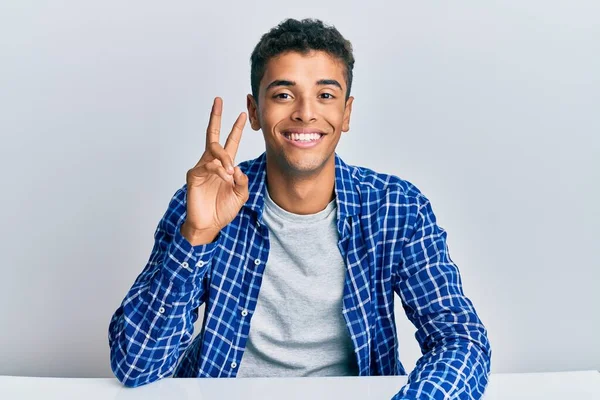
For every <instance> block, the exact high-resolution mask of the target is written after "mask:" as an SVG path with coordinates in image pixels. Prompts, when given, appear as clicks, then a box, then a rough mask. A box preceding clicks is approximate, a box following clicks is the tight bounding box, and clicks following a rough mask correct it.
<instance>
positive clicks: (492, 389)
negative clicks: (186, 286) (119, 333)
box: [0, 371, 600, 400]
mask: <svg viewBox="0 0 600 400" xmlns="http://www.w3.org/2000/svg"><path fill="white" fill-rule="evenodd" d="M406 379H407V378H406V376H379V377H378V376H376V377H360V378H359V377H335V378H333V377H332V378H240V379H232V378H229V379H227V378H223V379H209V378H187V379H183V378H178V379H172V378H166V379H162V380H159V381H157V382H153V383H151V384H149V385H145V386H141V387H138V388H126V387H124V386H122V385H121V384H120V383H119V382H118V381H117V380H116V379H111V378H91V379H90V378H39V377H19V376H0V399H2V400H4V399H6V400H8V399H10V400H12V399H61V400H63V399H78V400H80V399H89V400H95V399H103V400H117V399H118V400H142V399H143V400H153V399H176V400H187V399H190V400H192V399H193V400H212V399H219V400H221V399H223V400H228V399H240V400H254V399H256V400H258V399H260V400H269V399H277V400H280V399H298V400H300V399H302V400H308V399H310V400H315V399H327V400H330V399H346V400H353V399H361V400H365V399H369V400H370V399H373V400H375V399H383V400H386V399H390V398H391V397H392V396H393V395H394V394H395V393H396V392H397V391H398V390H400V388H401V387H402V385H404V384H405V383H406ZM484 399H485V400H499V399H510V400H520V399H527V400H534V399H544V400H553V399H561V400H588V399H590V400H600V373H598V371H577V372H551V373H530V374H492V375H491V377H490V382H489V385H488V388H487V390H486V393H485V396H484Z"/></svg>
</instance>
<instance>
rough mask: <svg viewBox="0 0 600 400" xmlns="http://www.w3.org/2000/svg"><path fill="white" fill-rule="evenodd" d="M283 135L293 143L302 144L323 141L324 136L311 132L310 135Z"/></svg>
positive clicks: (285, 133) (286, 133) (283, 133)
mask: <svg viewBox="0 0 600 400" xmlns="http://www.w3.org/2000/svg"><path fill="white" fill-rule="evenodd" d="M282 135H283V136H285V138H286V139H288V140H291V141H293V142H300V143H310V142H317V141H318V140H319V139H321V138H322V137H323V134H322V133H319V132H310V133H290V132H282Z"/></svg>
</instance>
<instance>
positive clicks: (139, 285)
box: [109, 234, 215, 387]
mask: <svg viewBox="0 0 600 400" xmlns="http://www.w3.org/2000/svg"><path fill="white" fill-rule="evenodd" d="M214 248H215V245H214V244H209V245H206V246H199V247H192V246H191V245H190V243H189V242H187V241H186V240H185V239H184V238H183V237H182V236H181V235H180V234H176V235H175V237H174V238H173V241H172V242H171V244H170V245H168V246H167V247H166V248H164V250H161V249H160V245H157V246H155V250H154V251H153V253H152V256H151V258H150V261H149V262H148V264H147V265H146V268H144V271H143V272H142V274H140V276H139V277H138V278H137V279H136V282H135V283H134V285H133V287H132V288H131V289H130V290H129V292H128V294H127V296H126V297H125V299H124V300H123V302H122V304H121V306H120V307H119V308H118V309H117V311H116V312H115V314H114V315H113V317H112V319H111V322H110V325H109V346H110V361H111V368H112V370H113V372H114V374H115V376H116V377H117V378H118V379H119V381H121V382H122V383H123V384H124V385H125V386H129V387H134V386H141V385H144V384H147V383H150V382H153V381H156V380H158V379H161V378H163V377H165V376H168V375H170V374H171V373H172V372H173V370H174V369H175V367H176V363H177V360H178V359H179V356H180V355H181V353H182V352H183V351H184V350H185V349H186V348H187V346H188V345H189V343H190V342H191V340H192V337H193V329H194V326H193V324H194V322H195V321H196V319H197V318H198V314H197V312H198V311H197V309H198V307H199V306H200V304H201V301H202V299H203V295H204V292H205V282H206V279H207V275H208V273H209V270H210V259H211V257H212V254H213V252H214Z"/></svg>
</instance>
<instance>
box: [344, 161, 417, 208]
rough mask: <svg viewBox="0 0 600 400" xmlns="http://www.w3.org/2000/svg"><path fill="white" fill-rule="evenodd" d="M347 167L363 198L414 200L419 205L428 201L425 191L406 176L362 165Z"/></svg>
mask: <svg viewBox="0 0 600 400" xmlns="http://www.w3.org/2000/svg"><path fill="white" fill-rule="evenodd" d="M347 167H348V170H349V172H350V176H352V180H353V183H354V186H355V187H356V188H357V189H358V191H359V192H360V194H361V197H362V198H365V196H368V197H371V198H378V199H386V200H388V201H394V202H402V203H404V204H406V202H408V203H413V202H414V203H417V204H419V205H421V204H423V203H425V202H427V201H428V199H427V198H426V197H425V195H424V194H423V192H422V191H421V190H420V189H419V188H418V187H417V186H416V185H415V184H414V183H413V182H411V181H409V180H407V179H405V178H402V177H400V176H397V175H393V174H388V173H383V172H379V171H375V170H373V169H371V168H368V167H365V166H360V165H349V164H347Z"/></svg>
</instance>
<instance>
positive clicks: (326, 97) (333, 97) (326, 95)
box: [321, 93, 335, 99]
mask: <svg viewBox="0 0 600 400" xmlns="http://www.w3.org/2000/svg"><path fill="white" fill-rule="evenodd" d="M321 97H322V98H324V99H335V96H334V95H332V94H331V93H321Z"/></svg>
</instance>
